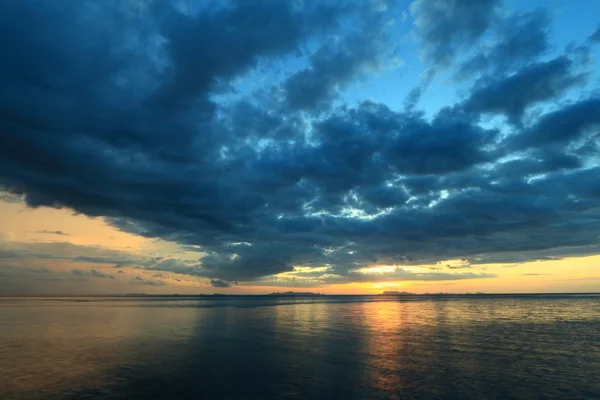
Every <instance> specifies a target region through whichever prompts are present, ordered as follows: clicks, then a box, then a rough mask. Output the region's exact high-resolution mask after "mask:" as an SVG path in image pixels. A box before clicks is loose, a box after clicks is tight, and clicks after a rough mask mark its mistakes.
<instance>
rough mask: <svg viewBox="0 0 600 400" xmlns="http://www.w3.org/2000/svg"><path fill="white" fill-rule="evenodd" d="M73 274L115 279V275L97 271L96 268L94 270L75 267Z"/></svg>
mask: <svg viewBox="0 0 600 400" xmlns="http://www.w3.org/2000/svg"><path fill="white" fill-rule="evenodd" d="M71 273H72V274H75V275H77V276H85V277H88V276H89V277H93V278H106V279H115V276H114V275H108V274H105V273H103V272H100V271H97V270H95V269H92V270H89V271H87V270H81V269H74V270H72V271H71Z"/></svg>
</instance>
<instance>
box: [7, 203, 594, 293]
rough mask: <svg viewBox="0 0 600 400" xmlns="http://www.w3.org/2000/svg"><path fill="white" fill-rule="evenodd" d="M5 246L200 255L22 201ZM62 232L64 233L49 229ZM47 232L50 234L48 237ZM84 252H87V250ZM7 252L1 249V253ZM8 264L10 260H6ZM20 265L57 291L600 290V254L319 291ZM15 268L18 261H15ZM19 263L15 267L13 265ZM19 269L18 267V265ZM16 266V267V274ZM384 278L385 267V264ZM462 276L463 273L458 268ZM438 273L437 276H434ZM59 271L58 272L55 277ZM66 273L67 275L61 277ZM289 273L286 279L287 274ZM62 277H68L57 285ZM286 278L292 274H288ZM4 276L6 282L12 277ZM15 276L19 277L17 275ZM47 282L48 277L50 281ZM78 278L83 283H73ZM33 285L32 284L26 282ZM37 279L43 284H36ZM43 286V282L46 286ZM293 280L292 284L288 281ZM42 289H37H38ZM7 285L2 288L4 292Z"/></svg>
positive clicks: (11, 216)
mask: <svg viewBox="0 0 600 400" xmlns="http://www.w3.org/2000/svg"><path fill="white" fill-rule="evenodd" d="M0 221H1V224H0V235H2V236H1V237H0V242H2V241H3V242H4V243H5V244H4V245H2V247H5V248H8V247H7V246H8V245H6V243H9V242H11V243H13V244H14V245H17V244H35V243H70V244H73V245H77V246H91V247H93V248H97V249H101V250H115V251H121V252H126V253H131V254H139V255H144V256H157V255H162V256H170V257H172V256H175V257H184V258H185V257H188V258H190V257H198V254H200V253H191V254H190V253H187V254H184V253H182V252H181V250H180V249H178V246H177V244H175V243H169V242H165V241H162V240H158V241H157V240H153V239H148V238H144V237H141V236H136V235H133V234H129V233H125V232H121V231H119V230H117V229H115V228H114V227H112V226H110V225H109V224H107V223H106V222H105V221H104V220H103V219H102V218H89V217H87V216H84V215H80V214H74V213H73V212H71V211H69V210H65V209H51V208H37V209H31V208H28V207H26V206H25V205H24V204H22V203H9V202H6V201H2V200H0ZM57 231H60V232H63V233H64V235H61V234H57V233H49V232H57ZM44 232H46V233H44ZM85 248H86V247H83V248H82V249H85ZM0 249H1V248H0ZM6 260H7V259H5V262H6ZM19 262H20V264H19V265H18V267H20V266H22V267H24V269H23V271H25V270H26V269H41V268H47V269H50V270H51V271H52V272H54V274H53V275H52V276H53V277H55V276H56V278H51V277H49V276H48V277H45V278H44V277H41V274H38V275H36V276H35V277H34V278H35V279H34V278H32V277H31V276H21V277H19V278H18V279H21V281H22V282H21V283H22V284H24V285H25V286H24V287H30V290H31V291H36V290H37V291H39V290H41V289H44V290H43V291H44V292H53V293H59V292H61V291H65V292H73V293H82V294H84V293H115V294H117V293H131V292H145V293H182V294H185V293H215V292H220V293H239V294H242V293H247V294H262V293H270V292H276V291H288V290H292V291H312V292H320V293H327V294H375V293H381V292H382V291H385V290H397V291H410V292H415V293H425V292H430V293H431V292H452V293H464V292H489V293H523V292H592V291H600V269H599V268H598V266H599V265H600V255H597V256H588V257H577V258H565V259H562V260H546V261H537V262H528V263H522V264H512V265H501V264H490V265H477V266H474V267H473V268H472V269H468V270H467V271H473V272H483V273H489V274H496V275H497V277H494V278H477V279H463V280H453V281H449V280H445V281H426V280H423V281H397V282H355V283H344V284H336V285H333V284H330V285H324V286H313V287H306V286H305V285H304V286H303V287H293V286H278V285H277V282H276V281H275V282H268V283H265V282H242V283H241V284H240V285H239V286H233V287H231V288H219V287H217V288H215V287H212V286H210V285H209V284H208V280H207V279H205V278H196V277H191V276H188V275H181V274H174V273H171V272H162V271H146V270H143V269H134V268H131V267H123V268H119V270H121V271H122V272H119V273H117V270H116V269H115V268H114V265H112V264H99V263H89V262H80V261H77V262H76V261H72V260H62V259H36V258H27V259H26V260H20V261H19ZM12 263H13V264H15V262H14V261H13V262H12ZM15 265H16V264H15ZM13 266H14V265H13ZM403 268H405V269H407V270H411V269H412V270H413V272H427V271H428V270H427V268H426V267H418V266H417V267H415V266H412V267H411V266H406V267H403ZM74 269H77V270H82V271H91V270H96V271H97V272H100V273H102V274H105V275H114V277H113V278H110V279H102V278H98V277H91V276H88V278H95V279H86V280H84V279H83V278H81V277H79V278H78V277H77V276H73V274H72V273H71V271H72V270H74ZM15 270H16V269H15V268H13V272H14V271H15ZM379 270H381V271H380V272H382V273H385V271H386V268H381V267H379ZM459 271H464V270H459ZM429 272H432V271H429ZM57 274H58V275H57ZM61 274H62V275H61ZM286 274H287V275H286ZM58 276H61V277H67V276H68V277H69V278H68V279H72V280H71V281H70V280H68V279H67V278H64V279H63V280H59V278H57V277H58ZM282 276H293V273H292V275H289V273H285V274H282ZM0 279H7V278H6V277H4V278H2V276H1V275H0ZM15 279H16V278H15ZM44 279H45V280H44ZM75 279H79V280H75ZM27 280H30V281H31V282H30V283H31V284H30V285H27V284H26V283H27ZM34 281H35V282H37V281H39V282H38V284H37V286H36V283H35V282H34ZM157 281H162V282H164V283H165V284H164V285H163V286H152V285H151V284H141V283H140V286H138V285H136V284H135V283H137V282H145V283H148V282H150V283H151V282H157ZM40 282H41V283H40ZM288 283H289V282H288ZM36 288H37V289H36ZM1 291H2V286H0V294H1Z"/></svg>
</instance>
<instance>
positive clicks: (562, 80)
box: [465, 56, 587, 123]
mask: <svg viewBox="0 0 600 400" xmlns="http://www.w3.org/2000/svg"><path fill="white" fill-rule="evenodd" d="M573 64H574V62H573V61H572V60H570V59H568V58H567V57H564V56H561V57H558V58H555V59H553V60H551V61H547V62H540V63H534V64H531V65H529V66H527V67H525V68H524V69H523V70H520V71H518V72H517V73H515V74H513V75H510V76H508V77H506V78H502V79H493V78H492V79H488V80H486V81H485V83H484V82H478V83H477V84H476V85H475V89H474V91H473V92H472V93H471V95H470V97H469V99H468V101H467V102H466V103H465V107H466V109H467V110H469V111H473V112H478V113H497V114H503V115H505V116H506V117H508V119H509V120H510V121H512V122H513V123H520V120H521V118H522V116H523V113H524V112H525V111H526V110H527V108H528V107H530V106H531V105H534V104H536V103H539V102H541V101H545V100H552V99H555V98H557V97H561V96H562V95H563V94H564V93H565V92H566V91H567V90H568V89H570V88H572V87H576V86H581V85H583V84H584V83H585V81H586V77H587V74H586V73H577V72H575V71H573ZM478 86H479V87H478Z"/></svg>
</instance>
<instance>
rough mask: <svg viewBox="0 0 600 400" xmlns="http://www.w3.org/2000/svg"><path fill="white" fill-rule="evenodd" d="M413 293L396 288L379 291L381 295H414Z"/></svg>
mask: <svg viewBox="0 0 600 400" xmlns="http://www.w3.org/2000/svg"><path fill="white" fill-rule="evenodd" d="M414 294H415V293H411V292H399V291H397V290H386V291H385V292H383V293H381V296H401V295H402V296H406V295H414Z"/></svg>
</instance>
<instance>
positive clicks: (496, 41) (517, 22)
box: [455, 10, 551, 80]
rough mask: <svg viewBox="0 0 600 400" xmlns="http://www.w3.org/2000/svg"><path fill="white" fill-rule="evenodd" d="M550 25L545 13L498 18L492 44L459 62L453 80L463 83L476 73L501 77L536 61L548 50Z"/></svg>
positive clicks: (549, 18)
mask: <svg viewBox="0 0 600 400" xmlns="http://www.w3.org/2000/svg"><path fill="white" fill-rule="evenodd" d="M550 24H551V17H550V13H549V12H547V11H546V10H535V11H531V12H526V13H515V14H510V15H508V16H506V17H505V18H501V19H497V20H496V23H495V24H494V26H493V31H494V33H493V35H492V38H493V39H492V41H491V43H489V44H485V45H480V46H478V47H477V51H476V55H474V56H472V57H471V58H468V59H467V60H465V61H464V62H462V63H461V65H460V66H459V67H458V70H457V71H456V73H455V77H456V78H457V79H459V80H463V79H469V78H471V77H473V75H476V74H485V75H492V76H502V75H504V74H507V73H510V72H515V71H517V70H519V69H521V68H523V67H524V66H526V65H527V64H529V63H531V62H533V61H536V60H537V59H538V58H539V57H540V56H542V55H544V54H545V53H546V52H548V51H549V49H550V40H549V31H550V26H551V25H550ZM467 50H468V49H467Z"/></svg>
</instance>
